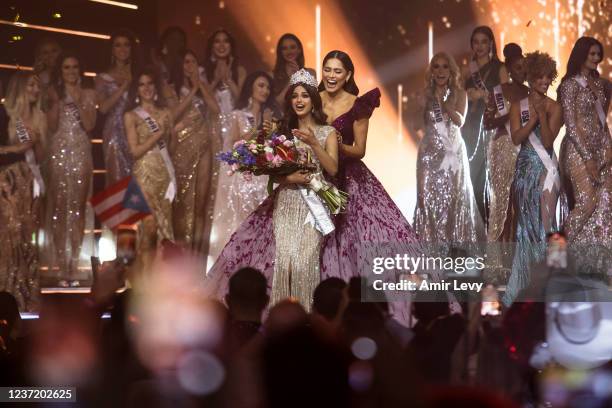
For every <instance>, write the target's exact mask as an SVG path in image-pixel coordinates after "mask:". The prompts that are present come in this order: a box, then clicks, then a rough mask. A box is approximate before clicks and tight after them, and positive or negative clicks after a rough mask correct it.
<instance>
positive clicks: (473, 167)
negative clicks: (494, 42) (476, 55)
mask: <svg viewBox="0 0 612 408" xmlns="http://www.w3.org/2000/svg"><path fill="white" fill-rule="evenodd" d="M500 67H501V62H499V61H498V60H491V61H489V62H488V63H486V64H485V65H483V66H482V67H480V71H479V72H480V77H481V78H482V81H483V82H484V85H485V86H486V88H487V90H488V91H489V92H493V88H494V87H495V86H496V85H499V83H500V78H499V69H500ZM469 88H477V86H476V84H475V83H474V80H473V79H472V77H470V78H468V79H467V80H466V81H465V89H469ZM485 109H486V102H485V101H483V100H482V99H479V100H477V101H470V102H469V104H468V113H467V116H466V118H465V125H464V126H463V128H462V131H461V132H462V135H463V140H464V141H465V147H466V149H467V156H468V160H469V162H470V178H471V180H472V188H473V190H474V197H475V198H476V204H477V205H478V212H479V213H480V216H481V217H482V219H485V217H486V214H487V209H486V198H485V185H486V178H487V172H488V163H487V148H488V146H489V140H490V139H491V138H492V137H493V135H494V134H495V130H486V129H485V128H484V126H483V117H484V112H485Z"/></svg>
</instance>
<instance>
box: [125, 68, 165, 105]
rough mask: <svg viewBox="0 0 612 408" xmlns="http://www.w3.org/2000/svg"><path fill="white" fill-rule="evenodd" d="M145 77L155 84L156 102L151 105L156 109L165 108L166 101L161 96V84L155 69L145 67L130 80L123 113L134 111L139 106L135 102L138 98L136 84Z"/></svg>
mask: <svg viewBox="0 0 612 408" xmlns="http://www.w3.org/2000/svg"><path fill="white" fill-rule="evenodd" d="M143 75H146V76H148V77H149V78H151V79H152V80H153V83H154V84H155V90H156V91H157V100H156V101H154V102H153V103H154V104H155V106H156V107H158V108H163V107H165V106H166V101H165V100H164V97H163V96H162V94H161V90H162V83H161V78H160V76H159V74H158V72H157V70H156V69H155V67H152V66H146V67H144V68H143V69H141V70H140V72H138V74H136V76H135V77H134V78H133V79H132V83H131V84H130V89H129V90H128V101H127V104H126V106H125V112H129V111H131V110H134V109H136V108H137V107H138V106H139V103H138V102H136V97H137V96H138V83H139V82H140V77H141V76H143Z"/></svg>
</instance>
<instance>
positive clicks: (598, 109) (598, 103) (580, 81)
mask: <svg viewBox="0 0 612 408" xmlns="http://www.w3.org/2000/svg"><path fill="white" fill-rule="evenodd" d="M574 79H575V80H576V82H578V84H579V85H580V86H581V87H583V88H584V89H586V90H588V91H589V92H591V94H593V96H594V97H595V111H596V112H597V116H598V117H599V122H600V123H601V126H602V127H603V128H604V129H606V128H607V122H606V114H605V112H604V109H603V106H602V105H601V100H600V99H599V98H598V97H597V95H596V94H595V92H593V91H592V90H591V88H589V85H588V84H587V80H586V78H584V77H583V76H580V75H576V76H575V77H574ZM609 133H610V132H608V134H609ZM611 136H612V135H611Z"/></svg>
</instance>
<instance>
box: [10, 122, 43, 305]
mask: <svg viewBox="0 0 612 408" xmlns="http://www.w3.org/2000/svg"><path fill="white" fill-rule="evenodd" d="M41 115H42V112H41ZM41 133H42V132H41ZM8 136H9V137H8V140H7V141H4V140H3V141H0V145H5V144H6V145H15V144H18V143H19V140H18V139H17V138H16V134H15V123H14V121H12V120H11V122H10V124H9V132H8ZM5 142H8V143H5ZM20 156H21V157H20V160H18V161H15V162H14V163H11V164H6V165H0V291H7V292H9V293H11V294H12V295H13V296H15V299H16V300H17V304H18V306H19V310H20V311H33V310H35V309H36V308H37V305H38V298H39V286H38V266H39V265H38V254H37V251H36V247H35V245H34V244H33V242H32V241H33V237H34V236H35V234H36V232H37V230H38V227H39V221H40V220H39V218H38V214H39V211H38V209H39V206H40V204H41V202H40V198H34V195H33V183H34V177H33V175H32V172H31V171H30V168H29V167H28V165H27V163H26V161H25V156H24V155H20Z"/></svg>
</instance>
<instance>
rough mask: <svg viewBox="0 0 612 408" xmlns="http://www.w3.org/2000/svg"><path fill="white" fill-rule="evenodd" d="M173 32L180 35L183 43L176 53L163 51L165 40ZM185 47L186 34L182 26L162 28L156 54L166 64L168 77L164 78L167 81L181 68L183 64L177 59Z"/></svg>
mask: <svg viewBox="0 0 612 408" xmlns="http://www.w3.org/2000/svg"><path fill="white" fill-rule="evenodd" d="M174 34H178V35H179V36H180V37H181V41H182V43H183V44H182V45H181V46H180V48H179V49H178V50H177V54H176V55H170V54H167V53H165V52H164V48H165V46H166V42H167V41H168V38H169V37H170V36H172V35H174ZM186 47H187V34H186V33H185V31H184V30H183V29H182V28H180V27H178V26H170V27H168V28H166V29H165V30H164V32H163V33H162V35H161V37H160V39H159V44H158V49H157V52H158V55H160V56H161V59H162V61H163V63H164V64H165V66H166V70H167V74H168V77H167V78H165V79H167V80H168V82H171V81H172V78H174V77H176V75H177V72H179V71H182V70H183V64H182V61H179V56H180V55H182V54H183V53H184V52H185V49H186ZM168 59H169V60H168Z"/></svg>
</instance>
